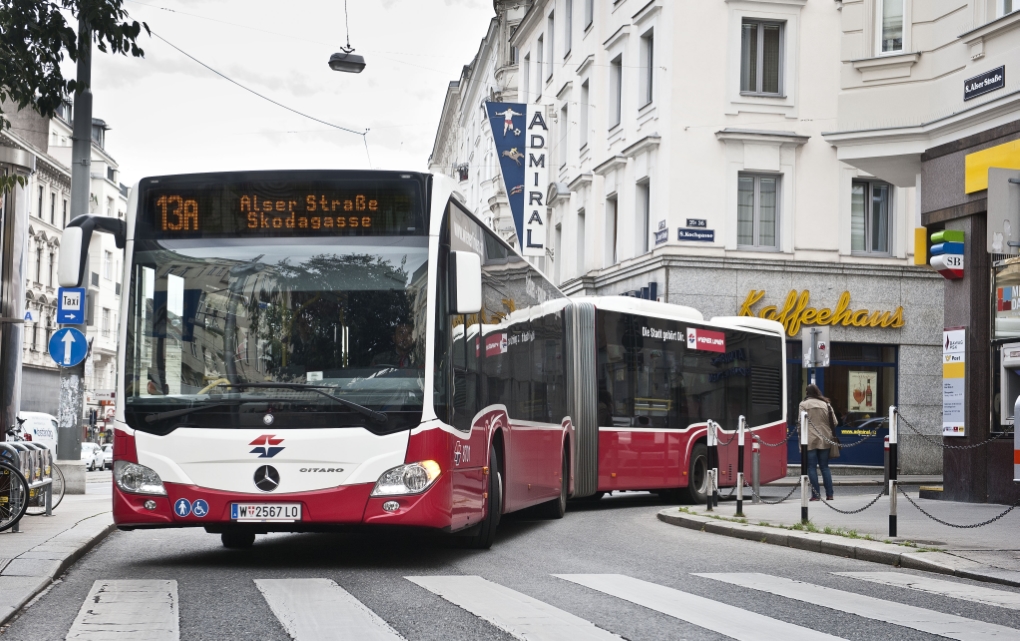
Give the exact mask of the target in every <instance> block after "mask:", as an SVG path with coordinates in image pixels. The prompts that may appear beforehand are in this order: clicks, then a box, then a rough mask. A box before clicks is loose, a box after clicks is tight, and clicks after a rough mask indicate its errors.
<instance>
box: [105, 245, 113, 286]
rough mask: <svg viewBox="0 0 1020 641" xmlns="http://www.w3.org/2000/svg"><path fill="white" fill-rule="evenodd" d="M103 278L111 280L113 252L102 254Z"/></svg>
mask: <svg viewBox="0 0 1020 641" xmlns="http://www.w3.org/2000/svg"><path fill="white" fill-rule="evenodd" d="M103 278H105V279H106V280H113V252H108V251H104V252H103Z"/></svg>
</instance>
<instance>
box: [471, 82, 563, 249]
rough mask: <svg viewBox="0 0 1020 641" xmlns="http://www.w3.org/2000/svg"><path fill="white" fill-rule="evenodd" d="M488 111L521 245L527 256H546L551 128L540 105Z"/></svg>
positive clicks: (502, 105)
mask: <svg viewBox="0 0 1020 641" xmlns="http://www.w3.org/2000/svg"><path fill="white" fill-rule="evenodd" d="M485 108H486V113H487V114H488V116H489V124H490V126H491V128H492V138H493V141H494V142H495V145H496V155H497V156H498V157H499V168H500V172H501V173H502V174H503V185H504V187H505V188H506V193H507V197H508V199H509V201H510V212H511V214H512V215H513V217H514V229H515V230H516V232H517V240H518V246H519V247H520V248H521V253H522V254H524V255H525V256H545V238H546V232H545V228H546V220H545V219H546V203H545V199H546V194H548V191H549V168H548V157H547V156H548V153H549V127H548V125H547V124H546V122H545V117H544V116H543V115H542V109H541V106H537V105H536V106H528V105H524V104H519V103H510V102H487V103H485Z"/></svg>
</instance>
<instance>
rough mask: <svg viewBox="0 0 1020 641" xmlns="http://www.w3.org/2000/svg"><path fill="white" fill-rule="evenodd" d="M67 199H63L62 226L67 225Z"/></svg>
mask: <svg viewBox="0 0 1020 641" xmlns="http://www.w3.org/2000/svg"><path fill="white" fill-rule="evenodd" d="M67 222H68V221H67V199H66V198H65V199H64V227H67Z"/></svg>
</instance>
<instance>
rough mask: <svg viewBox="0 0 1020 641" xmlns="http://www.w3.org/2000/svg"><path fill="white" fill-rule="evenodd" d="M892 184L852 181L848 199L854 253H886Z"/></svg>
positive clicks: (887, 248)
mask: <svg viewBox="0 0 1020 641" xmlns="http://www.w3.org/2000/svg"><path fill="white" fill-rule="evenodd" d="M891 196H892V185H889V184H887V183H883V182H874V181H864V180H855V181H854V182H853V187H852V189H851V200H850V249H851V251H853V252H854V253H862V254H888V253H889V223H890V218H891V217H890V216H889V207H890V197H891Z"/></svg>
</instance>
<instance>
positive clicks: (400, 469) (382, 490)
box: [372, 461, 442, 496]
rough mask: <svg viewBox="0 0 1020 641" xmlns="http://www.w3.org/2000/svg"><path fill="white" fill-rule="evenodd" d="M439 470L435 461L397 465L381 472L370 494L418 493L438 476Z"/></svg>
mask: <svg viewBox="0 0 1020 641" xmlns="http://www.w3.org/2000/svg"><path fill="white" fill-rule="evenodd" d="M441 471H442V470H440V468H439V463H436V462H435V461H419V462H417V463H410V464H408V465H398V466H397V467H394V468H391V469H389V470H386V471H385V472H383V473H382V476H380V477H379V480H378V481H376V484H375V487H374V488H373V489H372V496H391V495H396V494H420V493H421V492H424V491H425V490H426V489H428V487H429V486H430V485H432V483H433V482H435V480H436V479H437V478H439V474H440V472H441Z"/></svg>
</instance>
